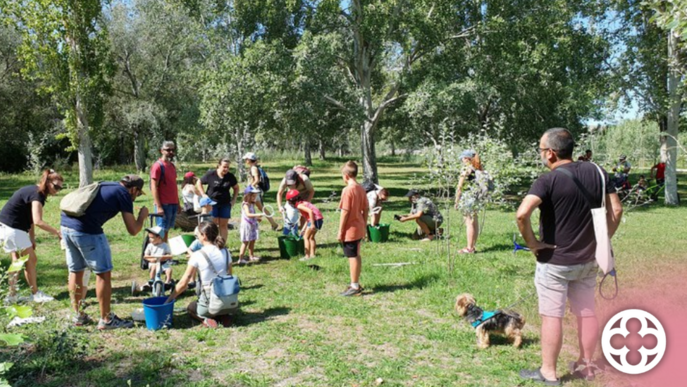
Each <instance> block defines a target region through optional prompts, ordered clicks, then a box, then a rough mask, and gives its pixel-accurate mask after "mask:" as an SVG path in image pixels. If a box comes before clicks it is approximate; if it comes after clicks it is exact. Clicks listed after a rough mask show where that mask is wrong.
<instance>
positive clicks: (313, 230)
mask: <svg viewBox="0 0 687 387" xmlns="http://www.w3.org/2000/svg"><path fill="white" fill-rule="evenodd" d="M286 201H287V203H289V204H290V205H291V206H293V207H295V208H296V209H298V211H299V212H300V214H301V215H302V216H303V218H304V219H305V220H306V221H307V224H306V225H305V226H304V227H303V240H304V242H305V256H304V257H303V258H301V261H307V260H310V259H313V258H315V251H316V250H317V242H316V241H315V234H317V231H319V230H321V229H322V223H323V222H324V217H323V216H322V212H321V211H320V210H319V209H317V207H315V205H314V204H312V203H310V202H308V201H305V200H303V199H302V198H301V195H300V192H298V191H297V190H295V189H292V190H291V191H289V192H288V193H287V194H286Z"/></svg>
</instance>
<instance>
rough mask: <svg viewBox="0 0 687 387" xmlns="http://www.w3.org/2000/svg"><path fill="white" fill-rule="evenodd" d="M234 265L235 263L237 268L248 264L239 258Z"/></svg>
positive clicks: (245, 260) (244, 259)
mask: <svg viewBox="0 0 687 387" xmlns="http://www.w3.org/2000/svg"><path fill="white" fill-rule="evenodd" d="M236 263H237V264H238V265H239V266H242V265H247V264H248V260H247V259H246V258H239V260H238V262H236Z"/></svg>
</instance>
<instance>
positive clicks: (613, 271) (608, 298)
mask: <svg viewBox="0 0 687 387" xmlns="http://www.w3.org/2000/svg"><path fill="white" fill-rule="evenodd" d="M616 274H617V273H616V272H615V269H613V270H611V271H609V272H608V273H606V274H604V277H603V278H602V279H601V283H600V284H599V295H601V298H603V299H604V300H608V301H610V300H615V298H616V297H618V276H617V275H616ZM609 275H610V276H611V277H613V281H614V282H615V292H613V296H611V297H606V295H604V292H603V290H601V289H602V288H603V287H604V281H606V278H608V276H609Z"/></svg>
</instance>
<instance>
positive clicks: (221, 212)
mask: <svg viewBox="0 0 687 387" xmlns="http://www.w3.org/2000/svg"><path fill="white" fill-rule="evenodd" d="M212 217H213V218H220V219H230V218H231V204H215V206H214V207H212Z"/></svg>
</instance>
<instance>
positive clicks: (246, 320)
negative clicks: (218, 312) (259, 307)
mask: <svg viewBox="0 0 687 387" xmlns="http://www.w3.org/2000/svg"><path fill="white" fill-rule="evenodd" d="M289 312H291V308H287V307H283V306H282V307H276V308H267V309H265V310H264V311H262V312H242V313H241V314H239V315H238V316H236V318H235V320H234V326H238V327H243V326H248V325H251V324H259V323H262V322H265V321H268V320H271V319H273V318H275V317H277V316H285V315H287V314H289Z"/></svg>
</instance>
